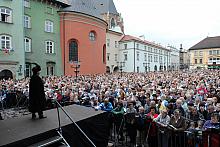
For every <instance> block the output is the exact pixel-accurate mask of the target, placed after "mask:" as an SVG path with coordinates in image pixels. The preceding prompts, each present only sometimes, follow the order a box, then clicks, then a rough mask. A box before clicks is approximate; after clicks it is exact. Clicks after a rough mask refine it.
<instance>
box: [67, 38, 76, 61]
mask: <svg viewBox="0 0 220 147" xmlns="http://www.w3.org/2000/svg"><path fill="white" fill-rule="evenodd" d="M69 61H78V44H77V42H76V40H72V41H70V44H69Z"/></svg>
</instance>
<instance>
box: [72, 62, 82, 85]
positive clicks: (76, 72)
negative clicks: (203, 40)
mask: <svg viewBox="0 0 220 147" xmlns="http://www.w3.org/2000/svg"><path fill="white" fill-rule="evenodd" d="M70 64H71V68H74V72H75V76H76V82H77V77H78V73H79V68H80V61H70Z"/></svg>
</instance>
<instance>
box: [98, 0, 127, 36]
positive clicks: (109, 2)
mask: <svg viewBox="0 0 220 147" xmlns="http://www.w3.org/2000/svg"><path fill="white" fill-rule="evenodd" d="M96 3H97V4H96V6H97V8H98V10H99V11H100V15H101V17H102V19H104V20H105V21H106V22H107V23H108V29H109V30H112V29H113V30H114V28H115V27H119V28H120V29H121V32H123V33H124V22H123V18H122V17H121V14H120V13H118V11H117V9H116V7H115V4H114V2H113V0H96Z"/></svg>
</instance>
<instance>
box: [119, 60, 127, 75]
mask: <svg viewBox="0 0 220 147" xmlns="http://www.w3.org/2000/svg"><path fill="white" fill-rule="evenodd" d="M117 65H118V66H119V70H120V72H121V77H122V71H123V67H125V62H124V61H120V62H117Z"/></svg>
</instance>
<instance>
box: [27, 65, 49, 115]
mask: <svg viewBox="0 0 220 147" xmlns="http://www.w3.org/2000/svg"><path fill="white" fill-rule="evenodd" d="M40 70H41V67H40V66H39V65H36V66H35V67H34V68H32V72H33V75H32V77H31V79H30V85H29V111H30V112H31V113H32V119H35V118H36V114H35V113H36V112H37V113H38V115H39V118H40V119H42V118H46V117H45V116H44V115H43V110H44V109H45V107H46V98H45V93H44V82H43V80H42V79H41V78H40V77H39V74H40Z"/></svg>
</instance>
